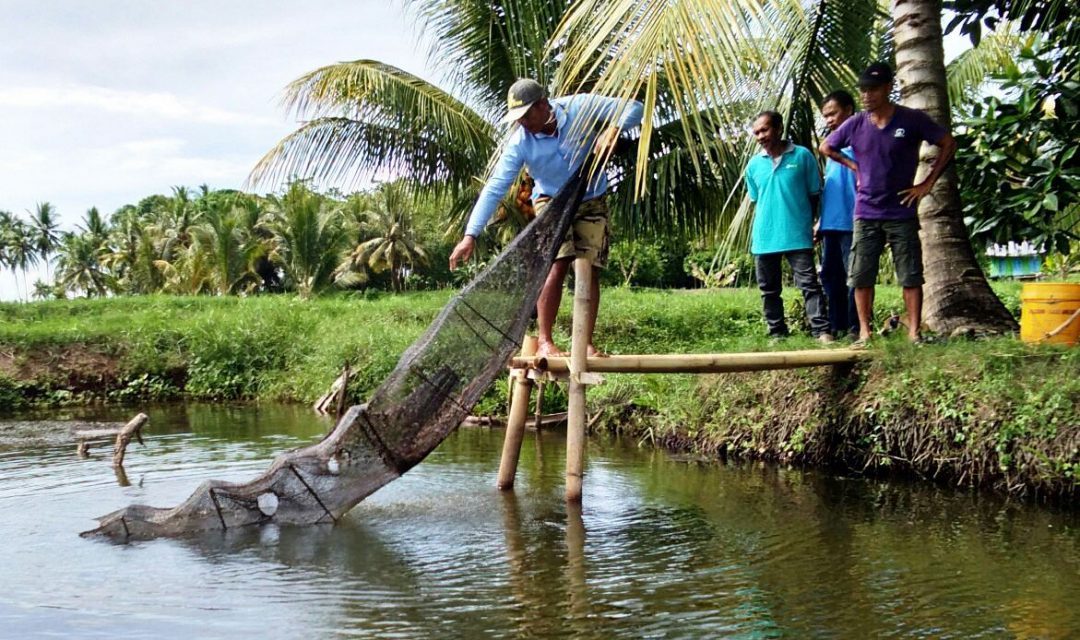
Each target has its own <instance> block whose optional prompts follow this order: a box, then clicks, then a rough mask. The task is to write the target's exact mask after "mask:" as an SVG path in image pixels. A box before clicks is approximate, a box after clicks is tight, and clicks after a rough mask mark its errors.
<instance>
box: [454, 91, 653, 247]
mask: <svg viewBox="0 0 1080 640" xmlns="http://www.w3.org/2000/svg"><path fill="white" fill-rule="evenodd" d="M550 102H551V107H552V110H553V111H554V112H555V121H556V123H557V129H556V132H555V134H554V135H550V136H549V135H545V134H542V133H539V134H537V133H529V132H528V131H526V130H525V128H524V127H520V126H519V127H518V128H517V130H516V131H515V132H514V133H513V134H512V135H511V137H510V139H509V140H508V141H507V143H506V146H505V147H504V148H503V152H502V155H501V156H499V160H498V162H497V163H496V165H495V170H494V171H493V172H492V174H491V178H490V179H489V180H488V181H487V184H485V185H484V188H483V190H482V191H481V192H480V197H479V198H478V199H477V200H476V205H475V206H474V207H473V210H472V214H470V215H469V222H468V224H467V225H466V227H465V234H466V235H470V236H477V235H479V234H480V233H481V232H482V231H483V230H484V226H485V225H487V222H488V220H490V219H491V216H492V215H493V214H494V213H495V210H496V209H497V208H498V206H499V202H500V201H501V200H502V197H503V196H504V195H505V194H506V190H507V189H509V188H510V185H512V184H513V183H514V180H515V179H516V178H517V177H518V174H519V173H520V172H521V168H522V167H525V168H527V169H528V171H529V175H531V176H532V178H533V180H534V181H535V182H536V186H535V187H534V188H533V198H536V197H537V196H541V195H546V196H553V195H555V194H556V193H558V192H559V189H561V188H562V187H563V185H565V184H566V183H567V182H568V181H569V180H570V177H571V176H572V175H574V174H575V172H577V170H578V168H579V167H581V164H582V162H584V160H585V157H586V156H587V155H588V152H589V151H590V150H591V149H592V146H593V144H594V143H595V141H596V136H597V133H598V131H597V128H596V127H591V126H590V127H582V126H581V123H580V122H578V120H579V119H581V118H586V119H588V122H587V124H594V123H596V124H600V125H605V128H606V123H607V122H610V121H611V119H612V117H613V116H615V115H616V114H617V113H618V114H619V120H618V123H617V126H618V127H619V129H620V130H622V131H626V130H627V129H630V128H633V127H636V126H638V125H640V124H641V116H642V112H643V107H642V104H641V103H640V102H637V101H634V100H631V101H629V102H626V103H624V102H623V101H622V100H619V99H617V98H606V97H603V96H595V95H591V94H578V95H572V96H565V97H562V98H553V99H552V100H550ZM624 104H625V107H623V105H624ZM620 108H622V112H621V113H619V110H620ZM575 124H577V126H575ZM607 188H608V181H607V176H606V175H605V174H604V172H603V171H601V172H600V174H599V175H598V176H597V177H596V178H594V179H593V181H592V183H591V184H590V185H589V189H588V191H587V192H586V194H585V199H586V200H591V199H593V198H597V197H599V196H602V195H603V194H604V192H605V191H607Z"/></svg>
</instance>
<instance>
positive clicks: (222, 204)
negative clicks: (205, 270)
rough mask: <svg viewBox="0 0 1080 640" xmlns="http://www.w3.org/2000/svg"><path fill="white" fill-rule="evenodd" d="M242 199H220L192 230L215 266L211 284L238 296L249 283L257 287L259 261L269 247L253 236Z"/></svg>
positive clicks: (196, 246) (195, 244)
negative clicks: (255, 284) (255, 267)
mask: <svg viewBox="0 0 1080 640" xmlns="http://www.w3.org/2000/svg"><path fill="white" fill-rule="evenodd" d="M238 199H239V198H238V196H236V195H231V196H229V197H225V198H217V199H214V200H213V201H211V202H208V204H207V205H206V206H205V207H204V208H203V211H202V216H201V218H202V221H201V222H200V223H199V224H197V225H195V226H193V227H192V228H191V229H192V231H191V233H192V239H193V245H192V248H193V250H195V251H198V252H201V253H202V254H203V255H204V256H205V257H206V258H207V259H208V260H209V262H210V264H211V265H212V266H213V273H212V275H211V281H212V284H213V287H214V289H215V290H216V291H217V293H218V294H220V295H228V294H231V293H237V292H238V291H240V290H241V289H242V288H243V287H244V285H245V284H248V283H251V284H254V283H255V281H256V279H257V276H256V273H255V271H254V265H255V261H256V259H258V258H259V257H261V256H262V255H263V254H264V253H265V250H266V248H265V246H264V245H263V244H262V243H261V242H259V240H258V238H255V237H252V235H251V233H250V227H249V224H250V222H248V220H247V217H246V214H247V213H248V212H249V210H248V209H245V208H244V207H243V206H241V205H240V204H239V203H238Z"/></svg>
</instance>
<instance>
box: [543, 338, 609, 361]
mask: <svg viewBox="0 0 1080 640" xmlns="http://www.w3.org/2000/svg"><path fill="white" fill-rule="evenodd" d="M536 355H537V357H540V358H569V357H570V352H568V351H563V350H562V349H560V348H559V347H558V346H557V345H556V344H555V343H554V342H548V341H544V342H540V343H539V344H538V345H537V347H536ZM586 355H587V356H588V357H590V358H606V357H608V354H606V353H604V352H603V351H601V350H599V349H597V348H596V347H594V346H593V345H591V344H590V345H589V349H588V351H587V352H586Z"/></svg>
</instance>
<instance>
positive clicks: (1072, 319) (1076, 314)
mask: <svg viewBox="0 0 1080 640" xmlns="http://www.w3.org/2000/svg"><path fill="white" fill-rule="evenodd" d="M1077 319H1080V309H1077V310H1076V311H1074V312H1073V314H1072V315H1071V316H1069V317H1068V318H1066V319H1065V322H1062V323H1061V326H1059V327H1058V328H1057V329H1054V330H1053V331H1050V332H1048V333H1047V334H1046V335H1045V336H1043V337H1042V338H1040V339H1039V342H1044V341H1046V340H1049V339H1050V338H1053V337H1054V336H1056V335H1057V334H1059V333H1061V332H1062V331H1065V330H1066V329H1068V328H1069V325H1070V324H1072V323H1073V322H1075V321H1076V320H1077Z"/></svg>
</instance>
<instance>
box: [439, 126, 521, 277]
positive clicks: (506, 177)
mask: <svg viewBox="0 0 1080 640" xmlns="http://www.w3.org/2000/svg"><path fill="white" fill-rule="evenodd" d="M524 165H525V162H524V159H523V158H522V156H521V153H520V151H519V149H518V147H517V145H516V144H515V142H513V141H511V142H510V143H508V145H507V147H506V148H505V149H504V150H503V153H502V155H501V156H500V157H499V161H498V162H497V163H496V164H495V170H494V171H492V173H491V177H490V178H488V181H487V183H486V184H484V188H483V189H482V190H481V191H480V197H479V198H477V199H476V204H475V205H474V206H473V210H472V213H471V214H469V221H468V223H466V225H465V237H463V238H462V239H461V241H460V242H458V243H457V245H456V246H455V247H454V250H453V251H452V252H451V253H450V269H451V270H454V269H457V267H458V265H459V264H461V263H462V262H465V261H466V260H468V259H469V258H471V257H472V252H473V249H474V248H475V247H476V237H477V236H478V235H480V234H481V233H483V231H484V227H485V226H487V223H488V220H491V216H492V215H494V214H495V210H496V209H498V208H499V203H500V202H502V199H503V196H505V195H506V191H507V190H508V189H509V188H510V185H512V184H513V183H514V180H516V179H517V177H518V174H519V173H521V168H522V167H523V166H524Z"/></svg>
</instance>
